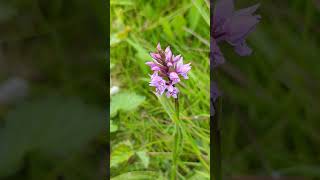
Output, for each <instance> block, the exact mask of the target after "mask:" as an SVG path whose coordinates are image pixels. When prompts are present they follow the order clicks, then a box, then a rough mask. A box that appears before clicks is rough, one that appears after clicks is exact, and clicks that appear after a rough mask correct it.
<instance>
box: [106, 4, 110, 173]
mask: <svg viewBox="0 0 320 180" xmlns="http://www.w3.org/2000/svg"><path fill="white" fill-rule="evenodd" d="M106 3H107V5H106V6H107V11H106V12H107V13H108V16H107V19H106V22H107V23H106V28H107V57H106V58H107V75H106V78H107V91H106V92H107V114H106V115H107V157H106V158H107V164H106V168H107V174H106V176H107V179H110V152H111V151H110V1H109V0H108V1H107V2H106Z"/></svg>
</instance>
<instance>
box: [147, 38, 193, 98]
mask: <svg viewBox="0 0 320 180" xmlns="http://www.w3.org/2000/svg"><path fill="white" fill-rule="evenodd" d="M150 55H151V57H152V59H153V61H150V62H147V63H146V64H147V65H148V66H150V68H151V70H152V71H153V74H152V75H151V81H150V86H153V87H155V88H156V94H158V95H162V94H163V93H164V92H166V95H167V97H168V98H169V97H173V98H177V97H178V93H179V89H178V88H177V87H176V84H177V83H179V82H180V81H181V79H180V77H183V78H184V79H188V72H189V71H190V70H191V66H190V63H188V64H183V57H182V56H181V55H177V56H175V55H174V54H173V53H172V51H171V49H170V47H169V46H168V47H167V48H166V49H165V50H162V49H161V45H160V43H158V45H157V50H156V52H151V53H150Z"/></svg>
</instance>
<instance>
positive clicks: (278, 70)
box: [218, 0, 320, 179]
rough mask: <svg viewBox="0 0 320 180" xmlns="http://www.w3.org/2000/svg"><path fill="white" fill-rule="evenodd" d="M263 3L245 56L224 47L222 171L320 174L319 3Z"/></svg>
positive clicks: (244, 3)
mask: <svg viewBox="0 0 320 180" xmlns="http://www.w3.org/2000/svg"><path fill="white" fill-rule="evenodd" d="M235 2H236V7H237V9H240V8H244V7H248V6H250V5H254V4H255V3H260V8H259V10H258V14H261V16H262V20H261V22H260V23H259V25H258V28H257V30H256V31H255V32H254V33H252V34H251V35H250V36H249V38H248V44H249V45H250V46H251V47H252V49H253V55H252V56H249V57H239V56H237V55H236V54H235V53H234V52H233V50H232V49H231V47H230V46H228V45H226V44H223V45H222V47H221V48H222V49H223V52H224V55H225V57H226V59H227V64H226V65H224V66H223V67H221V68H220V69H219V70H218V73H219V77H218V79H219V82H218V83H219V85H220V88H221V89H222V90H223V92H224V98H223V114H222V116H223V117H222V121H223V135H222V137H223V139H222V141H223V149H222V151H223V169H224V174H225V175H243V174H254V175H291V176H296V175H297V176H298V175H299V176H307V177H309V178H310V179H311V178H312V177H314V178H319V177H320V156H319V154H320V148H319V147H320V134H319V132H320V131H319V130H320V121H319V120H320V111H319V107H320V106H319V105H320V104H319V103H320V93H319V92H320V83H319V81H320V63H319V59H320V51H319V50H320V39H319V38H320V36H319V25H320V24H319V22H320V1H317V0H285V1H252V0H242V1H235Z"/></svg>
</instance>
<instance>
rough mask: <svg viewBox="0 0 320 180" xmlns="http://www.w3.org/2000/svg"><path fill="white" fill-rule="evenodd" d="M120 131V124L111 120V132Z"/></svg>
mask: <svg viewBox="0 0 320 180" xmlns="http://www.w3.org/2000/svg"><path fill="white" fill-rule="evenodd" d="M116 131H118V126H117V125H116V124H114V123H113V121H112V120H111V121H110V133H113V132H116Z"/></svg>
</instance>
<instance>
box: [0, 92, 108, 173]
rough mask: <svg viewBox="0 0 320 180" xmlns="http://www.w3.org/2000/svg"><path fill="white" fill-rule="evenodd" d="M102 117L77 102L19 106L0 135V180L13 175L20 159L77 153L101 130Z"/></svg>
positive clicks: (54, 99)
mask: <svg viewBox="0 0 320 180" xmlns="http://www.w3.org/2000/svg"><path fill="white" fill-rule="evenodd" d="M103 119H104V113H103V111H100V110H98V109H96V108H94V107H91V106H89V105H86V104H84V103H82V102H81V101H80V100H78V99H73V98H63V97H58V96H52V97H48V98H46V99H43V100H38V101H34V102H28V103H24V104H21V105H20V106H18V107H17V108H16V109H15V110H13V111H11V112H9V114H8V116H7V117H6V118H5V125H4V127H3V128H2V129H1V131H0V140H1V144H0V159H1V160H0V177H5V176H7V175H10V174H12V173H14V172H15V171H17V170H18V169H19V168H20V166H21V164H22V159H23V158H24V155H25V154H26V153H28V152H33V151H37V152H41V153H43V154H48V155H53V156H66V155H68V154H70V153H71V152H72V153H74V152H77V151H79V150H81V147H83V146H84V145H85V144H86V143H88V142H89V141H90V140H92V139H93V138H94V137H95V136H97V135H98V134H99V133H100V132H101V131H102V129H103V127H104V123H103Z"/></svg>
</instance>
